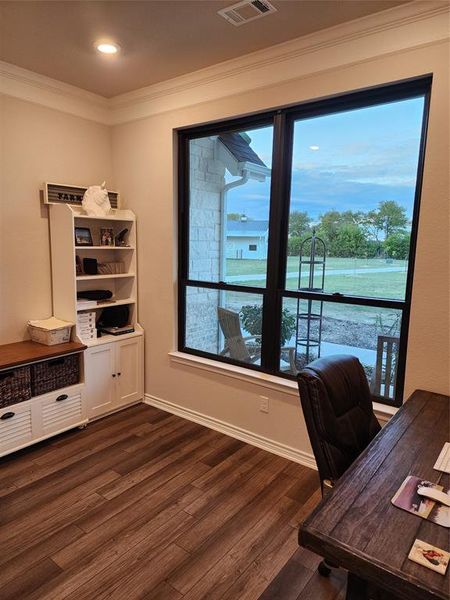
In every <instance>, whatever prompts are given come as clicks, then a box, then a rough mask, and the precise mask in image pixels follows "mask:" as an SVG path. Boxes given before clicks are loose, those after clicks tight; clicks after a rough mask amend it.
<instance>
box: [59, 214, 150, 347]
mask: <svg viewBox="0 0 450 600" xmlns="http://www.w3.org/2000/svg"><path fill="white" fill-rule="evenodd" d="M76 227H83V228H89V230H90V233H91V236H92V241H93V245H92V246H84V245H77V244H76V243H75V235H74V231H75V228H76ZM102 228H110V229H112V230H113V233H114V236H116V235H117V234H118V233H119V232H120V231H122V230H123V229H128V232H127V234H126V236H125V243H126V246H102V245H101V244H100V230H101V229H102ZM50 232H51V250H52V276H53V277H52V278H53V313H54V314H55V315H56V316H58V317H59V318H61V319H65V320H67V321H71V322H72V323H76V322H77V314H79V313H82V312H91V311H95V312H96V313H97V320H98V317H99V316H100V313H101V311H102V310H103V309H104V308H106V307H110V306H123V305H128V306H129V310H130V321H129V325H132V326H133V327H134V329H135V331H134V333H132V334H125V335H122V336H112V335H102V337H99V338H97V339H94V340H83V339H82V338H81V337H79V336H78V332H77V328H76V327H74V328H73V339H74V340H77V341H80V342H83V343H84V344H85V345H87V346H88V347H91V346H99V345H101V344H107V343H110V342H113V341H115V340H119V339H120V340H124V339H127V336H132V337H133V336H134V337H136V336H139V335H142V334H143V330H142V328H141V326H140V325H139V323H138V321H137V314H138V307H137V276H136V272H137V265H136V218H135V215H134V213H133V212H132V211H129V210H120V209H115V210H112V211H111V213H110V214H109V215H108V216H106V217H95V216H90V215H86V214H84V211H83V209H82V208H81V207H78V206H72V205H69V204H53V205H51V206H50ZM77 256H79V257H80V259H81V262H82V261H83V258H95V259H97V262H98V263H109V262H122V263H123V265H124V270H123V273H115V274H112V273H110V274H98V275H85V274H82V275H77V273H76V257H77ZM87 290H109V291H111V292H112V294H113V295H112V298H111V299H110V300H107V301H103V302H102V301H99V302H98V303H97V304H96V306H95V307H93V306H89V307H86V308H84V307H83V308H79V307H77V293H78V292H81V291H87Z"/></svg>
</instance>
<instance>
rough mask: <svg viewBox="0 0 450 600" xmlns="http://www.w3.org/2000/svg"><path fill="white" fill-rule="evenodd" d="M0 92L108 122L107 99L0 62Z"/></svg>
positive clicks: (91, 119) (99, 121) (90, 118)
mask: <svg viewBox="0 0 450 600" xmlns="http://www.w3.org/2000/svg"><path fill="white" fill-rule="evenodd" d="M0 93H1V94H4V95H6V96H13V97H15V98H20V99H21V100H26V101H27V102H33V103H35V104H40V105H42V106H46V107H48V108H52V109H55V110H59V111H61V112H65V113H68V114H71V115H75V116H77V117H83V118H84V119H88V120H90V121H96V122H98V123H104V124H108V125H109V124H110V121H111V119H110V110H109V105H108V102H109V101H108V99H107V98H104V97H103V96H99V95H97V94H93V93H92V92H87V91H86V90H82V89H80V88H78V87H76V86H73V85H69V84H68V83H63V82H62V81H58V80H56V79H51V78H50V77H46V76H45V75H40V74H38V73H34V72H33V71H28V70H27V69H22V68H21V67H17V66H16V65H12V64H9V63H6V62H3V61H0Z"/></svg>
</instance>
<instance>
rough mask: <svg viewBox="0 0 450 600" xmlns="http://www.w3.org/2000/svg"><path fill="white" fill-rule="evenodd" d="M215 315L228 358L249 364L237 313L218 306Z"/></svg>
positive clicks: (249, 360)
mask: <svg viewBox="0 0 450 600" xmlns="http://www.w3.org/2000/svg"><path fill="white" fill-rule="evenodd" d="M217 315H218V318H219V325H220V329H221V330H222V333H223V335H224V337H225V350H226V351H228V353H229V354H230V357H231V358H234V359H235V360H240V361H243V362H251V356H250V352H249V350H248V348H247V346H246V345H245V341H244V337H243V335H242V329H241V320H240V318H239V313H237V312H234V311H232V310H228V309H227V308H222V307H220V306H219V307H218V308H217Z"/></svg>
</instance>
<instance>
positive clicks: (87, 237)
mask: <svg viewBox="0 0 450 600" xmlns="http://www.w3.org/2000/svg"><path fill="white" fill-rule="evenodd" d="M75 245H76V246H93V245H94V244H93V243H92V235H91V230H90V229H89V227H75Z"/></svg>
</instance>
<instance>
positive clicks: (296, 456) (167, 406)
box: [144, 394, 317, 470]
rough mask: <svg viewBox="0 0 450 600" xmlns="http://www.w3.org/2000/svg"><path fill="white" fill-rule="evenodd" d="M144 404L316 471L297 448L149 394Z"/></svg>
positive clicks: (307, 456) (314, 465)
mask: <svg viewBox="0 0 450 600" xmlns="http://www.w3.org/2000/svg"><path fill="white" fill-rule="evenodd" d="M144 402H145V404H149V405H150V406H155V407H156V408H160V409H161V410H165V411H166V412H169V413H171V414H174V415H177V416H179V417H183V419H187V420H188V421H194V422H195V423H199V424H200V425H204V426H205V427H209V428H210V429H214V430H215V431H220V433H224V434H225V435H229V436H231V437H233V438H236V439H238V440H241V441H242V442H246V443H247V444H251V445H252V446H256V447H257V448H262V450H267V452H271V453H272V454H277V455H278V456H282V457H283V458H287V459H288V460H292V461H293V462H296V463H299V464H300V465H303V466H305V467H309V468H310V469H315V470H317V466H316V461H315V459H314V456H313V455H312V454H308V453H307V452H303V451H302V450H297V448H292V447H291V446H286V445H285V444H280V442H275V441H274V440H270V439H268V438H266V437H264V436H262V435H258V434H256V433H253V432H251V431H247V430H246V429H242V428H241V427H236V425H232V424H231V423H226V422H225V421H221V420H219V419H215V418H214V417H209V416H208V415H204V414H202V413H199V412H197V411H195V410H191V409H190V408H185V407H184V406H180V405H179V404H174V403H173V402H168V401H167V400H162V399H161V398H156V397H155V396H151V395H150V394H145V396H144Z"/></svg>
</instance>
